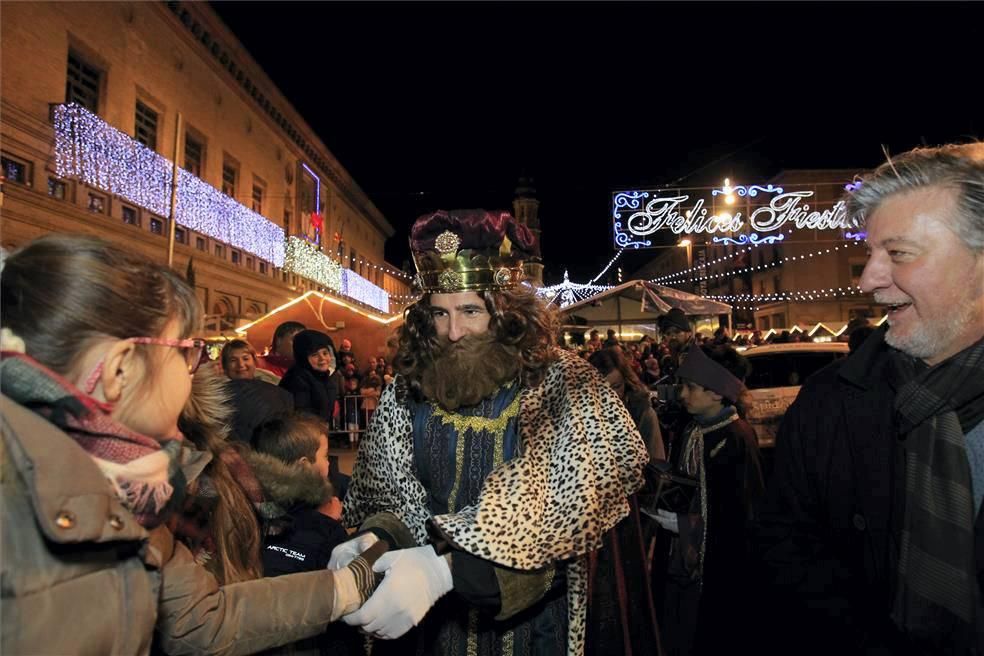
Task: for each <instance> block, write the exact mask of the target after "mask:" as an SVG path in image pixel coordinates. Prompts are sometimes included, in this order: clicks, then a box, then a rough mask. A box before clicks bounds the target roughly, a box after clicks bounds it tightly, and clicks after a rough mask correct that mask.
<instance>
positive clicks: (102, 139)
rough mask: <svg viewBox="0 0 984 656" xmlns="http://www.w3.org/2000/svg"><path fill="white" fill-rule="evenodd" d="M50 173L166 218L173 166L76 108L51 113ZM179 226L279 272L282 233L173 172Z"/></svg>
mask: <svg viewBox="0 0 984 656" xmlns="http://www.w3.org/2000/svg"><path fill="white" fill-rule="evenodd" d="M54 128H55V172H56V173H57V175H58V176H59V177H63V178H76V179H79V180H81V181H82V182H84V183H85V184H88V185H90V186H92V187H96V188H98V189H101V190H103V191H106V192H108V193H111V194H114V195H116V196H119V197H120V198H123V199H125V200H128V201H130V202H131V203H135V204H137V205H140V206H141V207H145V208H147V209H148V210H150V211H151V212H153V213H155V214H158V215H160V216H168V215H169V213H170V203H171V180H172V175H171V171H172V168H173V167H172V164H171V162H169V161H168V160H167V159H166V158H164V157H163V156H161V155H160V154H158V153H156V152H154V151H153V150H151V149H150V148H147V147H146V146H144V145H143V144H141V143H140V142H138V141H137V140H135V139H133V138H131V137H130V136H129V135H127V134H125V133H123V132H121V131H119V130H117V129H116V128H114V127H113V126H111V125H109V124H108V123H106V122H105V121H103V120H102V119H100V118H99V117H98V116H96V115H95V114H92V113H91V112H89V111H88V110H86V109H84V108H82V107H80V106H79V105H76V104H74V103H71V104H68V105H58V106H56V107H55V109H54ZM175 219H176V221H177V223H178V224H180V225H182V226H185V227H186V228H190V229H191V230H195V231H197V232H200V233H202V234H204V235H208V236H209V237H212V238H214V239H218V240H219V241H222V242H225V243H227V244H229V245H230V246H232V247H234V248H238V249H241V250H243V251H246V252H247V253H252V254H253V255H255V256H256V257H258V258H260V259H263V260H266V261H268V262H271V263H273V265H274V266H278V267H279V266H283V263H284V256H285V247H284V231H283V229H282V228H280V227H279V226H277V225H276V224H274V223H273V222H271V221H269V220H268V219H267V218H266V217H264V216H262V215H260V214H257V213H256V212H254V211H253V210H251V209H249V208H247V207H245V206H244V205H241V204H240V203H238V202H236V201H235V200H233V199H232V198H230V197H228V196H226V195H225V194H223V193H222V192H221V191H219V190H218V189H216V188H215V187H212V186H211V185H209V184H207V183H205V182H203V181H202V180H200V179H198V178H197V177H195V176H194V175H192V174H191V173H188V172H187V171H185V170H184V169H178V185H177V206H176V209H175Z"/></svg>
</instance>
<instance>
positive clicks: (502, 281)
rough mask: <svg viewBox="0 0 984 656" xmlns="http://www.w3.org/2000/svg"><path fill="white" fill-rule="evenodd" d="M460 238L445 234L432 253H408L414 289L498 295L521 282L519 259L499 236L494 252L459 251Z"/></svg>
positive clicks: (455, 235)
mask: <svg viewBox="0 0 984 656" xmlns="http://www.w3.org/2000/svg"><path fill="white" fill-rule="evenodd" d="M460 246H461V238H460V237H459V236H458V235H457V234H455V233H454V232H452V231H451V230H445V231H444V232H442V233H441V234H439V235H438V236H437V238H436V239H435V240H434V250H428V251H413V250H412V251H411V252H412V254H413V263H414V265H415V266H416V267H417V285H418V286H419V287H420V289H421V291H423V292H425V293H429V294H453V293H455V292H480V291H498V290H502V289H510V288H512V287H515V286H516V285H518V284H519V283H520V282H522V280H523V278H524V275H525V274H524V273H523V258H522V256H521V255H520V254H519V253H514V252H513V248H512V242H511V241H510V240H509V237H508V236H503V239H502V243H501V244H500V245H499V247H498V249H497V250H496V249H472V248H460Z"/></svg>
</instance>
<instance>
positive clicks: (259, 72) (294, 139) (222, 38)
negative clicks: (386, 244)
mask: <svg viewBox="0 0 984 656" xmlns="http://www.w3.org/2000/svg"><path fill="white" fill-rule="evenodd" d="M158 6H160V7H162V8H163V9H165V11H163V12H162V13H164V14H165V15H167V16H168V17H169V19H170V20H171V22H172V24H174V26H175V29H176V31H177V32H178V33H179V34H181V35H182V37H183V38H184V39H185V40H186V41H189V42H190V43H195V44H197V47H198V49H199V51H200V52H201V53H202V54H203V55H204V57H203V60H205V61H206V62H208V63H209V64H210V65H211V67H212V68H213V69H215V70H216V72H217V73H219V75H220V77H222V78H224V79H225V80H226V82H227V83H228V84H229V85H230V86H231V87H232V88H234V89H235V90H236V91H237V92H238V93H239V94H241V95H242V96H243V97H244V98H248V99H250V100H249V101H248V102H252V104H253V108H254V109H255V110H257V113H258V114H259V115H260V116H262V117H263V118H264V120H265V121H266V122H267V123H268V124H269V125H270V126H271V127H273V128H274V129H275V130H276V131H279V132H280V134H281V135H282V136H283V137H284V138H285V139H286V140H287V142H288V143H290V144H292V145H293V146H294V147H295V148H297V149H298V152H299V153H300V154H301V156H302V157H304V158H306V161H307V162H309V163H310V164H311V165H312V166H314V167H316V168H317V169H318V170H319V171H320V172H322V173H323V174H324V175H325V176H326V177H327V178H328V179H329V180H331V181H332V182H333V183H334V184H335V186H336V187H338V189H339V190H340V191H341V193H342V194H343V195H344V196H345V198H346V200H348V202H349V203H351V204H352V205H353V206H354V207H356V208H358V209H360V210H362V212H363V213H364V214H365V216H366V217H367V218H368V219H369V221H370V222H371V223H372V224H373V226H374V227H375V228H376V229H378V230H379V231H380V232H382V233H383V235H384V236H385V237H387V238H388V237H392V236H393V235H394V234H395V232H396V231H395V230H394V229H393V226H392V225H390V223H389V221H387V220H386V217H384V216H383V214H382V212H380V211H379V208H377V207H376V206H375V204H373V202H372V201H371V200H370V199H369V197H368V196H367V195H366V193H365V192H364V191H362V189H361V188H360V187H359V185H358V184H357V183H356V182H355V180H354V179H353V178H352V176H351V175H349V173H348V172H347V171H346V170H345V168H344V167H343V166H342V165H341V164H340V163H339V161H338V160H337V159H336V158H335V156H334V155H332V154H331V151H329V150H328V148H327V147H326V146H325V145H324V143H323V142H322V141H321V140H320V139H319V138H318V137H317V136H316V135H315V133H314V131H313V130H312V129H311V127H310V126H309V125H308V124H307V123H306V122H305V121H304V119H303V118H302V117H301V116H300V113H299V112H298V111H297V110H296V109H294V107H293V106H292V105H291V104H290V102H289V101H288V100H287V99H286V98H285V97H284V96H283V95H282V94H281V93H280V90H279V89H278V88H277V85H276V84H275V83H274V82H273V81H272V80H271V79H270V78H269V77H268V76H267V75H266V73H265V72H264V71H263V68H262V67H261V66H260V65H259V64H258V63H257V62H256V60H254V59H253V58H252V57H251V56H250V55H249V53H248V52H247V50H246V48H245V47H243V45H242V44H241V43H240V42H239V40H238V39H237V38H236V37H235V34H233V32H232V31H231V30H230V29H229V28H228V27H226V26H225V24H223V22H222V20H221V19H220V18H219V17H218V16H217V15H216V14H215V13H214V12H213V11H212V10H211V9H209V8H208V5H207V4H206V3H199V2H179V1H177V0H168V1H166V2H161V3H159V5H158ZM230 45H232V46H234V47H230ZM220 71H221V72H220Z"/></svg>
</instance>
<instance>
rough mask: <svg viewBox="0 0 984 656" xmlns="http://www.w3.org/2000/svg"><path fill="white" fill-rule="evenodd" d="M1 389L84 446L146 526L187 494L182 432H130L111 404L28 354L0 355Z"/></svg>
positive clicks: (5, 352) (127, 506)
mask: <svg viewBox="0 0 984 656" xmlns="http://www.w3.org/2000/svg"><path fill="white" fill-rule="evenodd" d="M0 391H2V392H3V394H4V395H6V396H8V397H9V398H10V399H12V400H13V401H14V402H16V403H18V404H19V405H22V406H24V407H25V408H27V409H29V410H32V411H33V412H35V413H36V414H38V415H40V416H41V417H44V418H45V419H47V420H48V421H50V422H51V423H52V424H54V425H55V426H57V427H58V428H60V429H61V430H62V431H64V432H65V433H66V434H67V435H68V436H69V437H71V438H72V439H73V440H74V441H75V442H76V443H77V444H78V445H79V446H81V447H82V448H83V449H84V450H85V452H86V453H88V454H89V456H90V457H91V458H92V460H93V462H95V463H96V466H98V467H99V469H100V471H102V473H103V474H104V475H105V476H106V478H107V480H109V482H110V484H112V486H113V489H114V490H115V492H116V496H117V497H118V498H119V500H120V502H121V503H122V504H123V506H124V507H125V508H126V509H127V510H129V511H130V512H131V513H132V514H133V516H134V517H135V518H136V520H137V522H139V524H140V525H141V526H143V527H145V528H148V529H151V528H154V527H155V526H158V525H159V524H161V523H162V521H163V520H164V518H165V515H166V514H167V512H166V511H167V509H168V508H169V507H170V506H171V504H170V503H169V502H175V501H176V499H173V497H175V496H180V494H181V493H183V490H184V488H185V479H184V474H183V473H182V472H181V468H180V466H179V465H180V462H179V460H180V453H181V444H182V439H183V438H182V436H181V434H180V433H179V434H178V435H176V436H174V437H173V438H172V439H170V440H166V441H164V442H163V443H162V442H158V441H157V440H156V439H154V438H152V437H148V436H146V435H141V434H139V433H136V432H134V431H132V430H130V429H129V428H127V427H126V426H124V425H122V424H120V423H119V422H117V421H116V420H115V419H113V418H112V417H111V416H110V412H111V410H112V405H111V404H108V403H102V402H100V401H97V400H96V399H94V398H92V397H91V396H89V395H87V394H84V393H83V392H82V391H81V390H79V389H78V388H77V387H75V386H74V385H73V384H72V383H70V382H69V381H67V380H66V379H65V378H63V377H62V376H60V375H58V374H57V373H55V372H54V371H52V370H50V369H48V368H47V367H45V366H44V365H42V364H41V363H39V362H37V361H36V360H34V359H33V358H31V357H30V356H27V355H24V354H23V353H14V352H12V351H3V352H2V353H0ZM175 491H178V494H176V493H175Z"/></svg>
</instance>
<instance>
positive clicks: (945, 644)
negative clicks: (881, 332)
mask: <svg viewBox="0 0 984 656" xmlns="http://www.w3.org/2000/svg"><path fill="white" fill-rule="evenodd" d="M891 372H892V373H891V374H890V375H891V376H892V382H893V383H894V384H895V385H894V386H895V387H896V389H897V390H898V392H897V393H896V396H895V404H894V405H895V412H896V418H897V421H898V426H899V435H900V436H901V437H902V438H903V439H904V440H905V445H904V450H905V512H904V515H903V519H902V522H903V523H902V535H901V546H900V552H899V562H898V589H897V592H896V595H895V600H894V603H893V610H892V618H893V620H894V621H895V623H896V624H897V625H898V626H899V627H900V628H901V629H902V630H903V631H905V633H906V634H907V635H909V636H910V637H911V638H913V639H914V640H916V641H918V642H920V643H924V644H926V645H927V646H928V647H930V648H931V649H932V650H933V651H948V652H950V653H966V652H967V651H968V650H970V649H972V646H973V645H974V644H975V641H977V640H978V639H979V638H975V632H976V629H975V626H976V622H977V617H976V615H977V612H978V604H979V600H978V597H977V595H978V591H977V590H976V588H977V577H976V564H975V556H974V500H973V494H972V485H971V474H970V464H969V462H968V459H967V449H966V443H965V440H964V436H965V434H966V433H967V432H968V431H969V430H970V429H971V428H973V427H974V426H976V425H977V423H979V422H980V421H981V420H982V419H984V340H981V341H978V342H977V343H976V344H974V345H973V346H971V347H969V348H967V349H964V350H963V351H961V352H960V353H958V354H956V355H955V356H953V357H952V358H950V359H948V360H946V361H944V362H942V363H940V364H938V365H936V366H934V367H926V366H925V365H924V364H923V363H921V362H920V361H917V360H916V359H914V358H911V357H909V356H907V355H905V354H903V353H901V352H898V351H896V352H895V353H894V354H893V360H892V368H891ZM954 648H956V649H957V651H952V650H954Z"/></svg>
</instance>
